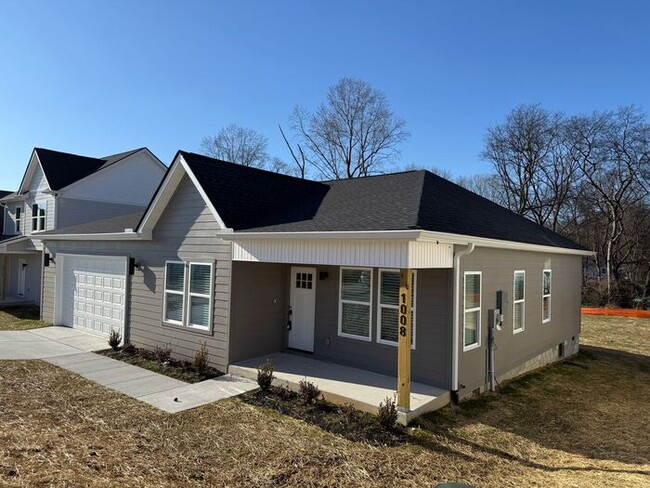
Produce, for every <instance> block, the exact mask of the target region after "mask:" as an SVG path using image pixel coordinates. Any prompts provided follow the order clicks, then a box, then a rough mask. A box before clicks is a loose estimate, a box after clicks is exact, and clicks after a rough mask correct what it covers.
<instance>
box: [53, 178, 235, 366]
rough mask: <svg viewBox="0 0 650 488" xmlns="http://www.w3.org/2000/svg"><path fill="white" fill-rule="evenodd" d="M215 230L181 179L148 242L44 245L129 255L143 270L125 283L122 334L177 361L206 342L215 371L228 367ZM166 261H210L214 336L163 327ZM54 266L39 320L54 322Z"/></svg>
mask: <svg viewBox="0 0 650 488" xmlns="http://www.w3.org/2000/svg"><path fill="white" fill-rule="evenodd" d="M218 230H219V226H218V224H217V222H216V220H215V219H214V217H213V216H212V214H211V213H210V211H209V209H208V208H207V207H206V205H205V203H204V201H203V199H202V198H201V196H200V195H199V193H198V192H197V190H196V188H195V187H194V185H193V184H192V183H191V181H190V180H189V178H187V177H184V179H183V181H182V182H181V184H180V185H179V187H178V189H177V190H176V192H175V194H174V196H173V197H172V200H171V202H170V204H169V205H168V207H167V208H166V209H165V211H164V212H163V214H162V216H161V218H160V220H159V221H158V224H157V225H156V227H155V229H154V231H153V239H152V240H151V241H54V240H53V241H46V247H47V250H48V251H49V252H50V253H51V254H53V255H54V258H55V261H56V255H57V254H58V253H70V254H95V255H120V256H131V257H134V258H135V259H136V261H138V262H140V263H141V264H142V265H143V266H144V271H139V270H135V273H134V275H133V276H130V277H129V279H128V284H127V296H128V299H127V310H126V317H127V319H126V330H127V331H128V335H129V338H130V340H131V341H132V342H133V343H134V344H135V345H136V346H144V347H147V348H154V347H155V346H162V345H165V344H170V345H171V347H172V350H173V353H174V355H175V356H176V357H178V358H182V359H192V358H193V357H194V354H195V352H196V350H197V349H198V348H199V347H200V346H201V345H202V344H203V343H204V342H205V343H206V345H207V347H208V349H209V353H210V360H211V363H212V365H213V366H215V367H217V368H219V369H220V370H223V371H225V369H226V367H227V365H228V343H229V319H230V312H229V311H230V292H229V290H230V276H231V255H232V252H231V249H232V246H231V244H230V243H228V242H224V241H222V240H221V239H219V238H218V237H216V232H217V231H218ZM166 260H186V261H190V260H197V261H204V262H205V261H214V262H215V273H214V309H213V321H212V331H211V332H209V333H208V332H204V331H196V330H192V329H189V328H187V327H179V326H172V325H166V324H163V322H162V313H163V288H164V269H165V261H166ZM55 274H56V265H55V264H54V263H50V266H49V267H46V268H44V284H45V286H44V287H43V319H44V320H46V321H53V320H54V297H55Z"/></svg>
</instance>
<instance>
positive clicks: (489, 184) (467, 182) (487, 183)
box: [456, 173, 507, 206]
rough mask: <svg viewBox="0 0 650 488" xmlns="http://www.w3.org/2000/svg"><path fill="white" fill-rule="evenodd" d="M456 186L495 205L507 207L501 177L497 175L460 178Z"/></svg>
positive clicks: (457, 179) (476, 175) (489, 174)
mask: <svg viewBox="0 0 650 488" xmlns="http://www.w3.org/2000/svg"><path fill="white" fill-rule="evenodd" d="M456 184H457V185H460V186H462V187H463V188H465V189H467V190H469V191H472V192H474V193H476V194H477V195H481V196H482V197H483V198H487V199H488V200H491V201H493V202H494V203H497V204H499V205H502V206H507V202H506V199H505V197H504V192H503V188H502V186H501V183H500V181H499V176H498V175H497V174H495V173H488V174H475V175H469V176H459V177H458V178H456Z"/></svg>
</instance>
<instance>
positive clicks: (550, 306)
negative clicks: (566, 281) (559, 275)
mask: <svg viewBox="0 0 650 488" xmlns="http://www.w3.org/2000/svg"><path fill="white" fill-rule="evenodd" d="M546 273H548V280H549V283H550V287H549V288H550V293H549V294H548V295H544V275H545V274H546ZM552 295H553V270H552V269H545V270H543V271H542V324H548V323H549V322H550V321H551V317H552V316H553V298H552ZM544 298H548V318H547V319H545V318H544Z"/></svg>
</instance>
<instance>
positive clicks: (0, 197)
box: [0, 190, 13, 199]
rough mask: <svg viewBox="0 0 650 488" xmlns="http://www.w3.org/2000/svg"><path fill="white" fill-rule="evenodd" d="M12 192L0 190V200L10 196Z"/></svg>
mask: <svg viewBox="0 0 650 488" xmlns="http://www.w3.org/2000/svg"><path fill="white" fill-rule="evenodd" d="M12 193H13V192H12V191H9V190H0V199H2V198H4V197H6V196H9V195H11V194H12Z"/></svg>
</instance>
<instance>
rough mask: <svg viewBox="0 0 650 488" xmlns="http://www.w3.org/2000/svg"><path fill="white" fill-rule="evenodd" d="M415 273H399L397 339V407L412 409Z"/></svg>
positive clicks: (406, 409)
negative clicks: (413, 294) (413, 289)
mask: <svg viewBox="0 0 650 488" xmlns="http://www.w3.org/2000/svg"><path fill="white" fill-rule="evenodd" d="M412 287H413V273H412V272H411V270H410V269H401V270H400V272H399V314H398V324H397V327H398V329H397V330H398V335H397V336H398V339H397V407H398V409H399V410H401V411H405V412H408V411H409V410H410V409H411V306H412V304H411V293H412Z"/></svg>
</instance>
